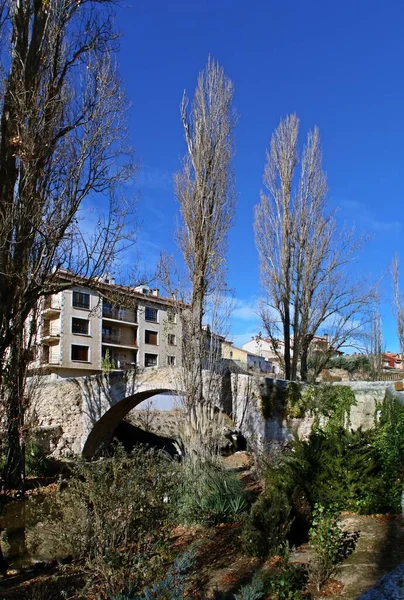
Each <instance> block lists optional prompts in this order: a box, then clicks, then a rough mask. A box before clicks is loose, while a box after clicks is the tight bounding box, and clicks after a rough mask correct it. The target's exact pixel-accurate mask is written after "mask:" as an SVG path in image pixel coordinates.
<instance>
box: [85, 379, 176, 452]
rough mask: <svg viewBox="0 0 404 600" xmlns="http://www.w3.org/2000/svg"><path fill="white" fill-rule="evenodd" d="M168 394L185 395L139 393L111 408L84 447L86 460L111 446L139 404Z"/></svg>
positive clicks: (167, 390) (165, 390) (159, 391)
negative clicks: (133, 409) (125, 419)
mask: <svg viewBox="0 0 404 600" xmlns="http://www.w3.org/2000/svg"><path fill="white" fill-rule="evenodd" d="M166 393H170V394H172V395H173V396H183V395H184V394H183V392H181V391H180V390H173V389H172V388H159V389H153V390H146V391H143V392H138V393H137V394H133V395H132V396H128V397H127V398H124V399H123V400H120V401H119V402H117V403H116V404H114V405H113V406H111V408H109V409H108V410H107V411H106V412H105V413H104V414H103V416H102V417H101V418H100V419H99V420H98V421H97V422H96V423H94V425H93V427H92V429H91V431H90V433H89V435H88V437H87V439H86V441H85V443H84V445H83V449H82V455H83V456H84V458H92V457H93V456H94V455H95V454H96V453H97V452H98V451H99V450H100V449H101V448H105V446H106V445H108V444H109V442H110V441H111V439H112V436H113V433H114V431H115V429H116V427H117V426H118V425H119V423H120V422H121V421H122V420H123V419H124V417H125V416H126V415H127V414H128V412H129V411H130V410H132V408H135V407H136V406H137V405H138V404H140V403H141V402H144V400H148V399H149V398H151V397H152V396H157V395H158V394H166Z"/></svg>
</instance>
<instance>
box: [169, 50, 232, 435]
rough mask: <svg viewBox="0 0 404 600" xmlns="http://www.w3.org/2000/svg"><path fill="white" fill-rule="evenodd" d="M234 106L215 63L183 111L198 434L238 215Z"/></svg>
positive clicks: (189, 337) (189, 375)
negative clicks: (212, 312) (208, 317)
mask: <svg viewBox="0 0 404 600" xmlns="http://www.w3.org/2000/svg"><path fill="white" fill-rule="evenodd" d="M232 100H233V85H232V82H231V81H230V80H229V79H228V78H227V77H226V76H225V74H224V71H223V69H222V67H220V66H219V65H218V64H217V63H216V62H215V61H213V60H211V59H210V58H209V60H208V64H207V66H206V68H205V70H204V71H203V72H202V73H201V74H200V75H199V78H198V85H197V88H196V91H195V96H194V99H193V102H192V105H191V108H190V110H188V99H187V97H186V95H184V98H183V101H182V105H181V119H182V124H183V127H184V133H185V141H186V145H187V154H186V156H185V158H184V160H183V169H182V172H181V173H178V174H177V175H176V177H175V190H176V195H177V198H178V201H179V204H180V210H181V217H182V225H181V229H180V231H179V245H180V248H181V251H182V255H183V258H184V262H185V265H186V269H187V274H188V279H189V284H190V285H189V287H190V298H189V307H185V309H183V310H182V311H181V313H182V338H183V366H184V373H185V377H184V388H185V390H184V391H185V395H186V398H185V406H186V411H187V413H188V416H189V417H190V420H192V422H193V423H194V425H195V429H198V426H199V425H198V424H200V422H201V419H200V413H201V410H202V409H203V407H204V406H205V407H207V406H209V400H210V399H209V398H206V397H204V394H203V382H202V369H203V363H204V357H205V356H206V340H207V337H206V332H204V330H203V328H202V325H203V319H204V315H205V313H206V302H207V298H208V296H209V295H210V294H212V293H213V292H216V293H217V292H219V291H220V290H221V289H223V287H224V286H223V281H224V278H223V273H224V267H225V252H226V244H227V233H228V230H229V227H230V224H231V220H232V216H233V210H234V197H235V196H234V186H233V172H232V169H231V164H230V163H231V159H232V155H233V139H232V133H233V128H234V125H235V120H236V117H235V113H234V110H233V108H232ZM210 410H211V407H210V406H209V409H208V412H209V411H210Z"/></svg>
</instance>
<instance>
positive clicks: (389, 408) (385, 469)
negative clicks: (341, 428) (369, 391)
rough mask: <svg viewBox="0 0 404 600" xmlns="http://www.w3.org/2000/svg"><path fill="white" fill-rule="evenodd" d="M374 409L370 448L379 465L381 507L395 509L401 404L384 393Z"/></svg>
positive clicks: (401, 471) (403, 440)
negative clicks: (376, 419)
mask: <svg viewBox="0 0 404 600" xmlns="http://www.w3.org/2000/svg"><path fill="white" fill-rule="evenodd" d="M378 408H379V410H380V411H381V417H380V421H379V423H377V424H376V431H375V441H374V447H375V450H376V452H377V456H378V458H379V461H380V467H381V483H382V485H381V487H382V491H383V493H382V494H381V496H380V500H382V502H383V504H384V506H383V507H382V508H384V509H385V510H393V511H396V512H399V511H400V507H401V494H402V491H403V487H404V406H403V405H401V404H400V403H399V402H398V401H397V400H396V399H395V398H391V397H390V396H389V395H388V394H387V395H386V398H385V399H384V401H383V403H382V404H381V405H380V406H379V407H378ZM380 491H381V490H380Z"/></svg>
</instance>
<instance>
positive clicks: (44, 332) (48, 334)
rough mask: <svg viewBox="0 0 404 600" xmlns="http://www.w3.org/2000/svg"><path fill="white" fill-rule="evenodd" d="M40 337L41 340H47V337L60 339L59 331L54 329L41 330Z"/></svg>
mask: <svg viewBox="0 0 404 600" xmlns="http://www.w3.org/2000/svg"><path fill="white" fill-rule="evenodd" d="M42 337H43V338H47V337H51V338H59V337H60V331H59V330H56V329H47V328H46V329H43V330H42Z"/></svg>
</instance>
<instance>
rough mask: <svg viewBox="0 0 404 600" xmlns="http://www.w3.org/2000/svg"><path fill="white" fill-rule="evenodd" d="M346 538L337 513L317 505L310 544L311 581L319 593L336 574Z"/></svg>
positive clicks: (310, 532)
mask: <svg viewBox="0 0 404 600" xmlns="http://www.w3.org/2000/svg"><path fill="white" fill-rule="evenodd" d="M343 540H344V536H343V533H342V529H341V523H340V520H339V518H338V516H337V513H336V512H335V511H334V510H332V509H331V508H329V509H325V508H324V507H323V506H321V504H316V505H315V507H314V511H313V522H312V527H311V529H310V531H309V544H310V547H311V550H312V551H313V558H312V560H311V562H310V565H309V580H310V582H311V583H312V584H313V585H315V587H316V589H317V590H318V591H319V590H320V588H321V586H322V585H323V584H324V583H325V582H326V581H327V579H329V578H330V577H331V575H332V574H333V573H334V572H335V568H336V565H337V564H338V562H339V561H340V557H341V550H342V546H343Z"/></svg>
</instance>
